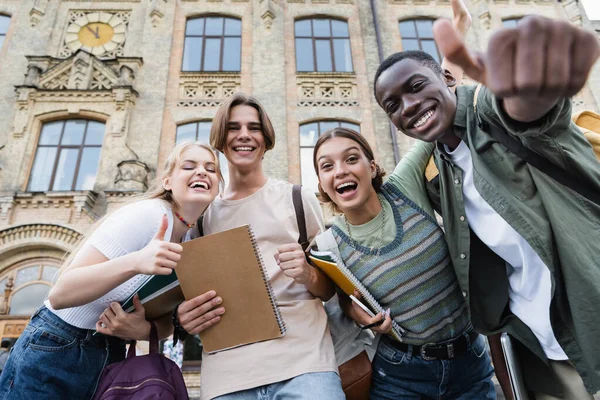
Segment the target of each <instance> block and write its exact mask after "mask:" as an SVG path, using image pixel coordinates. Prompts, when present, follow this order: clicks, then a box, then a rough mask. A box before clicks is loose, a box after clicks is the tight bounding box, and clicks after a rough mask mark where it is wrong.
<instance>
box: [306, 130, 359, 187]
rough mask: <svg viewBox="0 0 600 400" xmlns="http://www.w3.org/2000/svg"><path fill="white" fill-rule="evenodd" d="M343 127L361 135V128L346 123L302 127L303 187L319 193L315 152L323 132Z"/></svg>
mask: <svg viewBox="0 0 600 400" xmlns="http://www.w3.org/2000/svg"><path fill="white" fill-rule="evenodd" d="M339 126H342V127H344V128H350V129H353V130H355V131H357V132H359V133H360V126H359V125H356V124H353V123H350V122H344V121H319V122H311V123H308V124H304V125H300V173H301V176H302V185H303V186H306V187H308V188H310V189H312V190H314V192H315V193H316V192H318V191H319V190H318V188H317V185H318V183H319V181H318V179H317V175H316V174H315V169H314V167H313V151H314V148H315V144H316V143H317V139H318V138H319V136H321V134H322V133H323V132H326V131H328V130H329V129H333V128H337V127H339Z"/></svg>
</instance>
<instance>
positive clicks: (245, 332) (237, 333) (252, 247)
mask: <svg viewBox="0 0 600 400" xmlns="http://www.w3.org/2000/svg"><path fill="white" fill-rule="evenodd" d="M176 270H177V276H178V277H179V282H180V284H181V290H182V291H183V294H184V296H185V298H186V299H187V300H191V299H193V298H195V297H197V296H198V295H201V294H203V293H206V292H208V291H209V290H214V291H216V293H217V294H218V295H219V297H221V298H222V299H223V303H222V306H223V307H224V308H225V309H226V310H227V311H226V312H225V314H223V315H222V316H221V320H220V321H219V322H218V323H217V324H215V325H213V326H211V327H210V328H208V329H206V330H204V331H202V332H201V333H200V339H201V340H202V345H203V347H204V349H205V351H207V352H209V353H213V352H217V351H222V350H227V349H230V348H233V347H237V346H242V345H245V344H250V343H255V342H259V341H264V340H271V339H276V338H279V337H282V336H283V335H284V334H285V324H284V322H283V319H282V317H281V314H280V312H279V308H278V306H277V304H276V299H275V297H274V295H273V292H272V289H271V285H270V283H269V278H268V276H267V273H266V271H265V269H264V266H263V263H262V257H261V254H260V251H259V249H258V247H257V245H256V241H255V239H254V235H253V233H252V230H251V228H250V227H249V226H248V225H244V226H241V227H238V228H234V229H230V230H227V231H223V232H219V233H215V234H212V235H208V236H202V237H199V238H197V239H194V240H190V241H189V242H185V243H183V254H182V256H181V259H180V261H179V263H178V264H177V269H176Z"/></svg>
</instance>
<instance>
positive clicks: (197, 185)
mask: <svg viewBox="0 0 600 400" xmlns="http://www.w3.org/2000/svg"><path fill="white" fill-rule="evenodd" d="M188 187H189V188H191V189H203V190H210V183H208V182H205V181H194V182H192V183H190V184H189V185H188Z"/></svg>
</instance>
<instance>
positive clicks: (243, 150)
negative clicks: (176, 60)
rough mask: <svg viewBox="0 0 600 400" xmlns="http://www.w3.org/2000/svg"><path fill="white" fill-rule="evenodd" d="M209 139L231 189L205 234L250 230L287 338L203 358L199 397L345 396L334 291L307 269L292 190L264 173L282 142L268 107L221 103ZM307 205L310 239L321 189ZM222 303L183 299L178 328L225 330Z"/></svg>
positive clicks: (212, 297)
mask: <svg viewBox="0 0 600 400" xmlns="http://www.w3.org/2000/svg"><path fill="white" fill-rule="evenodd" d="M210 140H211V145H212V146H213V147H214V148H215V149H217V150H219V151H221V152H222V153H223V154H224V155H225V157H226V158H227V162H228V165H229V183H228V185H227V187H226V188H225V190H224V191H223V193H221V195H220V196H218V197H217V199H215V201H214V202H213V203H212V204H211V206H210V207H209V208H208V209H207V211H206V212H205V214H204V219H203V231H204V234H211V233H215V232H220V231H223V230H226V229H231V228H234V227H237V226H240V225H244V224H249V225H250V227H251V228H252V230H253V232H254V235H255V238H256V241H257V243H258V247H259V249H260V251H261V254H262V256H263V262H264V265H265V268H266V270H267V272H268V275H269V281H270V283H271V286H272V288H273V291H274V293H275V297H276V298H277V303H278V306H279V309H280V311H281V314H282V316H283V319H284V322H285V324H286V328H287V332H286V335H285V336H283V337H282V338H279V339H275V340H269V341H265V342H259V343H254V344H250V345H246V346H242V347H238V348H234V349H230V350H227V351H223V352H219V353H215V354H207V353H204V354H203V356H202V371H201V380H202V381H201V398H202V400H208V399H213V398H218V399H219V400H230V399H231V400H234V399H235V400H246V399H248V400H250V399H259V398H260V399H273V398H295V399H307V400H309V399H310V400H312V399H331V400H337V399H340V400H342V399H344V394H343V392H342V388H341V382H340V378H339V376H338V373H337V366H336V360H335V355H334V351H333V344H332V341H331V337H330V334H329V329H328V327H327V316H326V314H325V311H324V309H323V304H322V301H325V300H328V299H329V298H330V297H331V296H333V294H334V287H333V284H332V283H331V281H330V280H329V279H328V278H327V277H326V276H325V275H323V273H322V272H320V271H319V270H318V269H316V268H313V267H311V266H310V265H308V263H307V262H306V258H305V255H304V251H303V250H302V247H301V246H300V244H298V237H299V232H298V226H297V223H296V214H295V210H294V206H293V201H292V187H293V186H292V184H290V183H288V182H284V181H280V180H276V179H272V178H268V177H267V176H266V175H265V173H264V171H263V158H264V154H265V152H266V151H268V150H270V149H272V148H273V147H274V145H275V132H274V130H273V127H272V125H271V122H270V120H269V118H268V116H267V114H266V112H265V110H264V109H263V107H262V106H261V105H260V103H259V102H258V101H257V100H256V99H255V98H253V97H249V96H246V95H244V94H236V95H234V96H233V97H231V98H230V99H229V100H227V101H226V102H225V103H223V104H222V105H221V106H220V107H219V110H218V111H217V114H216V115H215V117H214V119H213V123H212V129H211V138H210ZM302 199H303V204H304V214H305V220H306V229H307V234H308V238H309V240H310V239H312V238H313V237H314V236H315V235H316V234H317V233H319V231H322V230H324V229H323V217H322V212H321V208H320V205H319V203H318V201H317V199H316V197H315V195H314V193H312V192H311V191H310V190H308V189H303V190H302ZM232 245H235V244H232ZM234 279H235V278H234ZM221 300H223V301H225V300H226V299H220V297H218V293H212V294H205V295H202V296H199V297H198V298H197V299H194V300H191V301H189V302H185V303H183V304H182V305H180V307H179V311H178V318H179V322H180V324H181V326H182V327H183V328H184V329H185V330H186V331H187V332H189V333H193V334H195V333H198V332H200V331H202V330H204V329H210V327H211V326H212V325H214V324H218V323H219V320H220V318H221V316H222V315H223V314H225V316H226V312H227V310H226V309H225V308H223V307H221V306H220V303H221Z"/></svg>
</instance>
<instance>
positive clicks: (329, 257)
mask: <svg viewBox="0 0 600 400" xmlns="http://www.w3.org/2000/svg"><path fill="white" fill-rule="evenodd" d="M308 258H309V259H310V260H311V261H312V263H313V264H314V265H315V266H317V267H318V268H319V269H321V271H323V272H324V273H325V274H326V275H327V276H329V278H330V279H331V280H332V281H333V282H334V283H335V284H336V285H337V286H338V287H339V288H340V289H341V290H342V291H343V292H344V293H346V294H347V295H348V296H350V295H353V294H354V291H355V290H356V291H358V293H360V295H361V296H362V298H363V300H364V301H365V303H366V306H367V307H368V308H369V309H370V310H371V311H372V312H373V314H374V315H375V314H377V313H382V312H385V311H384V309H383V307H382V306H381V305H380V304H379V302H378V301H377V300H376V299H375V297H373V295H372V294H371V293H370V292H369V291H368V290H367V288H366V287H365V286H364V285H363V284H362V283H361V282H360V281H359V280H358V279H357V278H356V277H355V276H354V274H352V272H351V271H350V270H349V269H348V268H346V266H345V265H344V263H343V262H341V261H340V260H338V259H337V257H336V255H335V254H334V253H333V252H331V251H319V250H315V249H311V250H310V255H309V256H308ZM405 332H406V330H405V329H404V328H402V327H401V326H400V325H398V324H397V323H396V322H395V321H394V320H392V331H391V332H390V335H392V336H393V337H394V338H396V339H397V340H398V341H402V336H403V335H404V333H405Z"/></svg>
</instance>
